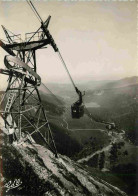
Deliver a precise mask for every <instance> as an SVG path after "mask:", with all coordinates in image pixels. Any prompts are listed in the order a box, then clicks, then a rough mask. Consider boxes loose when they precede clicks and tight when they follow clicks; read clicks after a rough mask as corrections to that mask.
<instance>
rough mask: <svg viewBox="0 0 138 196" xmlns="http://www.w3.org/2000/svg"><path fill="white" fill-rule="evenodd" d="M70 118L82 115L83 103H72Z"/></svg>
mask: <svg viewBox="0 0 138 196" xmlns="http://www.w3.org/2000/svg"><path fill="white" fill-rule="evenodd" d="M71 115H72V118H80V117H82V116H83V115H84V105H77V104H73V105H72V106H71Z"/></svg>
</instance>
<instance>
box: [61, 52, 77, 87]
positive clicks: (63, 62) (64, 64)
mask: <svg viewBox="0 0 138 196" xmlns="http://www.w3.org/2000/svg"><path fill="white" fill-rule="evenodd" d="M58 55H59V58H60V60H61V62H62V64H63V66H64V67H65V69H66V71H67V73H68V76H69V78H70V80H71V82H72V84H73V86H74V88H75V91H76V85H75V83H74V81H73V79H72V77H71V75H70V73H69V70H68V68H67V66H66V63H65V61H64V59H63V57H62V55H61V53H60V51H59V50H58Z"/></svg>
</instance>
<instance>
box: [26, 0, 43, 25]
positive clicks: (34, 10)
mask: <svg viewBox="0 0 138 196" xmlns="http://www.w3.org/2000/svg"><path fill="white" fill-rule="evenodd" d="M27 3H28V5H29V6H30V7H31V9H32V11H33V12H34V14H35V15H36V17H37V19H38V20H39V21H40V22H43V21H42V18H41V17H40V15H39V14H38V12H37V10H36V8H35V7H34V5H33V3H32V2H31V1H28V0H27Z"/></svg>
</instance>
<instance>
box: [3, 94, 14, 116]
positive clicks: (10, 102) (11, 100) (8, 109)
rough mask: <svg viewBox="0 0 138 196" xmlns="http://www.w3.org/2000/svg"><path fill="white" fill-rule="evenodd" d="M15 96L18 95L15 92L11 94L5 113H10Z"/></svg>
mask: <svg viewBox="0 0 138 196" xmlns="http://www.w3.org/2000/svg"><path fill="white" fill-rule="evenodd" d="M15 95H16V93H15V92H11V93H10V94H9V97H8V101H7V104H6V107H5V113H9V111H10V108H11V106H12V103H13V100H14V97H15Z"/></svg>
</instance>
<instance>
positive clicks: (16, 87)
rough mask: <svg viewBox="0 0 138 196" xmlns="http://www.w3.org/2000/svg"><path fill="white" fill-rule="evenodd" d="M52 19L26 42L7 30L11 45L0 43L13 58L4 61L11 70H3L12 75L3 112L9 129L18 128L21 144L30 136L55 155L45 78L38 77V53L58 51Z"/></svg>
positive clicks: (43, 24) (3, 101)
mask: <svg viewBox="0 0 138 196" xmlns="http://www.w3.org/2000/svg"><path fill="white" fill-rule="evenodd" d="M49 21H50V16H49V17H48V19H47V20H46V21H45V22H44V23H41V27H40V28H39V29H38V30H37V31H36V32H34V33H27V34H26V35H25V41H22V40H21V36H20V35H15V34H13V33H11V32H10V31H9V30H7V29H6V28H5V27H3V26H2V27H3V30H4V32H5V35H6V38H7V41H8V44H6V43H4V42H3V41H2V40H0V46H1V47H2V48H3V49H4V50H5V51H6V52H7V53H8V54H9V55H8V56H5V58H4V64H5V66H6V68H7V69H5V70H4V69H0V73H1V74H6V75H8V77H9V78H8V86H7V89H6V92H5V95H4V96H3V100H2V102H1V108H2V110H1V111H0V113H1V115H2V117H3V119H4V121H5V126H6V128H7V129H8V128H9V126H10V125H13V126H14V128H16V136H17V139H18V141H20V140H22V137H23V135H24V134H26V133H27V134H29V135H31V136H32V138H33V139H34V140H35V141H36V143H37V142H38V143H44V144H45V145H46V146H47V147H48V148H49V149H50V150H51V151H52V152H53V153H54V154H55V155H57V150H56V146H55V142H54V140H53V136H52V132H51V129H50V125H49V122H48V119H47V116H46V112H45V109H44V107H43V104H42V101H41V97H40V94H39V90H38V86H40V84H41V78H40V76H39V75H38V74H37V65H36V50H38V49H43V48H45V46H46V45H48V44H50V45H51V46H52V47H53V48H54V50H55V51H58V48H57V46H56V44H55V42H54V40H53V38H52V36H51V34H50V32H49V30H48V29H47V28H48V24H49Z"/></svg>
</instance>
